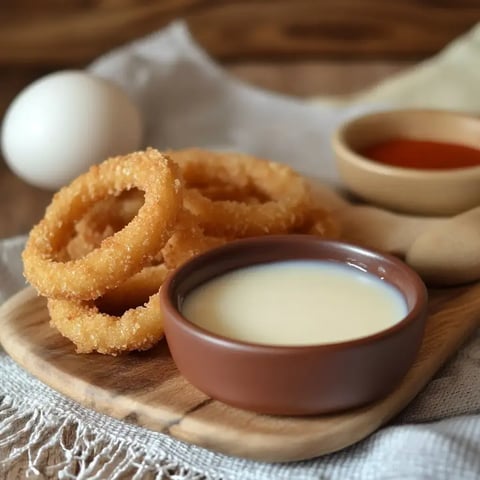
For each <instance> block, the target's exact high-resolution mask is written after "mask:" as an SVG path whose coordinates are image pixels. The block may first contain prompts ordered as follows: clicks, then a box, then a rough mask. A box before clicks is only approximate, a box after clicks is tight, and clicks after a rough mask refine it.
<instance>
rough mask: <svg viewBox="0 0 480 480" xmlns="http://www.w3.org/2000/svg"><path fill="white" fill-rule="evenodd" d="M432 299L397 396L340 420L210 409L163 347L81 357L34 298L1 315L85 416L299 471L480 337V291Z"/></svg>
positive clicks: (401, 403) (5, 338) (44, 374)
mask: <svg viewBox="0 0 480 480" xmlns="http://www.w3.org/2000/svg"><path fill="white" fill-rule="evenodd" d="M430 295H431V299H430V314H429V318H428V320H427V326H426V332H425V338H424V341H423V344H422V347H421V350H420V353H419V355H418V358H417V360H416V362H415V364H414V366H413V367H412V368H411V370H410V371H409V373H408V374H407V376H406V377H405V378H404V380H403V381H402V383H401V384H400V385H399V387H398V388H397V389H396V390H395V391H394V392H392V393H391V394H390V395H389V396H387V397H386V398H384V399H382V400H380V401H378V402H375V403H373V404H370V405H367V406H365V407H362V408H359V409H355V410H351V411H348V412H345V413H340V414H334V415H323V416H312V417H275V416H268V415H257V414H255V413H252V412H247V411H243V410H239V409H235V408H232V407H229V406H227V405H224V404H222V403H220V402H218V401H215V400H212V399H211V398H209V397H208V396H206V395H205V394H203V393H201V392H200V391H198V390H197V389H196V388H194V387H193V386H192V385H190V384H189V383H188V382H187V381H186V380H185V379H184V378H183V377H182V376H181V375H180V374H179V372H178V371H177V369H176V367H175V365H174V363H173V361H172V359H171V357H170V355H169V351H168V347H167V345H166V343H165V341H162V342H160V344H159V345H158V346H157V347H156V348H154V349H152V350H150V351H147V352H142V353H133V354H129V355H125V356H120V357H108V356H101V355H98V354H89V355H77V354H75V353H74V349H73V346H72V344H71V343H70V342H69V341H67V340H65V339H64V338H63V337H61V336H60V335H59V334H58V333H57V332H56V330H54V329H53V328H51V327H50V326H49V323H48V311H47V309H46V302H45V299H43V298H42V297H38V296H37V295H36V294H35V292H34V291H33V289H31V288H27V289H25V290H23V291H22V292H20V293H19V294H17V295H16V296H14V297H12V298H11V299H10V300H9V301H8V302H6V303H5V304H4V305H3V306H2V308H1V309H0V341H1V343H2V345H3V347H4V348H5V350H6V351H7V352H8V353H9V354H10V355H11V356H12V358H13V359H14V360H16V361H17V362H18V363H19V364H20V365H22V366H23V367H24V368H25V369H26V370H28V371H29V372H31V373H32V374H33V375H35V376H36V377H38V378H39V379H40V380H42V381H43V382H45V383H47V384H48V385H50V386H51V387H53V388H54V389H56V390H58V391H59V392H61V393H63V394H65V395H66V396H69V397H71V398H73V399H74V400H76V401H78V402H79V403H81V404H83V405H84V406H86V407H89V408H92V409H94V410H97V411H99V412H103V413H105V414H107V415H110V416H112V417H115V418H119V419H121V420H123V421H126V422H129V423H133V424H136V425H141V426H144V427H146V428H149V429H152V430H156V431H159V432H163V433H167V434H170V435H172V436H174V437H176V438H179V439H181V440H184V441H187V442H191V443H194V444H197V445H200V446H202V447H205V448H208V449H211V450H215V451H218V452H222V453H226V454H230V455H235V456H240V457H245V458H250V459H255V460H264V461H292V460H299V459H305V458H311V457H315V456H318V455H323V454H326V453H329V452H333V451H337V450H340V449H342V448H345V447H346V446H349V445H351V444H353V443H355V442H358V441H360V440H361V439H363V438H365V437H366V436H368V435H369V434H371V433H372V432H374V431H375V430H377V429H378V428H380V427H381V426H382V425H383V424H385V423H386V422H387V421H388V420H390V419H391V418H392V417H393V416H394V415H395V414H396V413H398V412H399V411H400V410H401V409H402V408H404V407H405V406H406V405H407V404H408V403H409V402H410V401H411V400H412V399H413V398H414V397H415V395H416V394H417V393H418V392H419V391H420V390H421V389H422V388H423V387H424V386H425V384H426V383H427V382H428V380H429V379H430V378H431V377H432V376H433V375H434V373H435V372H436V371H437V370H438V369H439V368H440V367H441V365H443V364H444V363H445V361H446V360H447V359H448V358H449V357H450V356H451V355H452V354H454V353H455V352H456V351H457V349H458V348H459V347H460V345H461V344H462V343H463V342H464V341H465V340H466V338H467V337H468V336H469V335H470V334H471V333H472V332H473V331H474V330H475V329H476V328H478V325H479V322H480V283H479V284H475V285H471V286H469V287H463V288H459V289H448V290H439V291H432V292H430Z"/></svg>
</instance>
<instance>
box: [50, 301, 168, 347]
mask: <svg viewBox="0 0 480 480" xmlns="http://www.w3.org/2000/svg"><path fill="white" fill-rule="evenodd" d="M47 305H48V311H49V313H50V324H51V325H52V326H54V327H55V328H56V329H57V330H58V331H59V332H60V333H61V334H62V335H63V336H64V337H66V338H68V339H69V340H70V341H72V342H73V343H74V345H75V346H76V351H77V353H90V352H98V353H103V354H109V355H117V354H119V353H122V352H128V351H132V350H147V349H149V348H151V347H152V346H153V345H155V344H156V343H157V342H158V341H159V340H160V339H161V338H162V337H163V317H162V312H161V309H160V297H159V295H158V293H155V294H153V295H152V296H151V297H150V299H149V300H148V303H146V304H145V305H142V306H140V307H137V308H131V309H129V310H127V311H126V312H125V313H123V315H121V316H120V317H118V316H115V315H110V314H107V313H102V312H101V311H100V310H99V308H98V307H97V306H96V304H95V302H93V301H81V300H64V299H54V298H49V299H48V302H47Z"/></svg>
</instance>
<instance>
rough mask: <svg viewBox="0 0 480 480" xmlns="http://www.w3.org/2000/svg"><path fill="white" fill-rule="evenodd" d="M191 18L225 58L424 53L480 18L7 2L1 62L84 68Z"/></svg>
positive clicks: (454, 5) (455, 9)
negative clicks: (112, 51) (109, 52)
mask: <svg viewBox="0 0 480 480" xmlns="http://www.w3.org/2000/svg"><path fill="white" fill-rule="evenodd" d="M179 18H182V19H185V20H186V21H187V22H188V25H189V27H190V29H191V31H192V33H193V35H194V37H195V38H196V39H197V41H198V42H199V43H200V44H201V45H203V46H204V47H205V48H206V49H207V51H208V52H209V53H210V54H212V55H213V56H214V57H216V58H218V59H222V60H230V61H231V60H239V59H246V58H248V59H266V58H268V59H272V58H276V59H278V58H282V59H285V58H296V59H298V58H300V57H303V58H305V57H309V58H323V59H325V58H336V59H339V58H349V59H352V58H356V59H358V58H373V57H375V58H396V59H399V58H410V59H412V58H413V59H419V58H424V57H426V56H428V55H431V54H432V53H434V52H436V51H438V50H439V49H440V48H442V47H443V46H444V45H446V44H447V43H448V42H450V41H451V40H452V39H454V38H455V37H457V36H458V35H460V34H462V33H464V32H465V31H466V30H468V29H469V28H471V27H472V26H473V25H474V24H475V23H477V22H478V20H479V19H480V3H479V2H478V1H475V0H446V1H442V2H431V1H426V0H401V1H396V2H388V1H384V0H336V1H334V2H332V1H329V0H256V1H255V0H249V1H241V0H237V1H232V0H218V1H207V0H162V1H160V0H157V1H147V0H122V1H118V0H92V1H84V0H72V1H69V2H62V1H59V0H42V1H41V2H38V1H34V0H3V1H2V4H1V7H0V64H3V65H7V64H11V65H13V64H32V63H34V64H50V65H51V64H68V65H71V64H75V63H77V64H80V63H85V62H88V61H90V60H91V59H93V58H94V57H96V56H98V55H99V54H101V53H103V52H105V51H106V50H109V49H111V48H113V47H115V46H118V45H121V44H123V43H125V42H127V41H130V40H132V39H134V38H137V37H139V36H142V35H145V34H148V33H150V32H153V31H155V30H158V29H159V28H161V27H163V26H165V25H166V24H167V23H169V22H171V21H172V20H174V19H179Z"/></svg>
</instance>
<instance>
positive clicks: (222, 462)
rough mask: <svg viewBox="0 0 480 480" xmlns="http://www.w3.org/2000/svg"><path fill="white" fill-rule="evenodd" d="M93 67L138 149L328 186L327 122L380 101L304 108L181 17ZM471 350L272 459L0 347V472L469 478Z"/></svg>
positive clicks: (479, 341)
mask: <svg viewBox="0 0 480 480" xmlns="http://www.w3.org/2000/svg"><path fill="white" fill-rule="evenodd" d="M91 70H92V71H94V72H96V73H97V74H99V75H102V76H104V77H107V78H110V79H112V80H114V81H115V82H118V83H119V84H120V85H121V86H122V87H123V88H124V89H126V90H127V91H128V92H129V93H130V94H131V95H132V97H133V98H134V99H135V100H136V101H137V102H138V104H139V105H140V107H141V110H142V113H143V115H144V118H145V120H146V127H147V131H146V138H145V145H151V146H155V147H158V148H178V147H184V146H191V145H195V146H203V147H209V148H227V149H232V150H235V149H236V150H242V151H248V152H251V153H254V154H257V155H263V156H265V157H269V158H272V159H274V160H277V161H279V162H285V163H288V164H290V165H292V166H293V167H295V168H296V169H298V170H300V171H302V172H304V173H306V174H308V175H310V176H312V177H318V178H322V179H325V180H326V181H329V182H334V183H335V182H338V176H337V173H336V170H335V166H334V162H333V158H332V154H331V152H330V145H329V137H330V134H331V132H332V131H333V129H334V128H335V126H336V125H338V123H339V122H341V121H343V120H344V119H346V118H347V117H349V116H352V115H356V114H357V113H359V112H361V111H364V110H365V109H373V108H382V106H380V105H364V104H362V105H359V106H356V107H339V106H313V105H307V104H305V103H304V102H302V101H300V100H296V99H293V98H288V97H285V96H281V95H274V94H272V93H269V92H266V91H262V90H259V89H256V88H253V87H250V86H247V85H245V84H242V83H240V82H238V81H237V80H235V79H233V78H231V77H230V76H228V75H227V74H225V73H224V72H223V71H222V70H221V69H220V68H219V67H218V66H217V65H215V63H214V62H212V60H210V59H209V58H208V56H207V55H206V54H205V53H204V52H203V51H202V50H201V49H199V47H198V46H197V45H196V44H195V43H194V41H193V40H192V39H191V37H190V35H189V33H188V31H187V29H186V28H185V26H184V25H183V24H182V23H175V24H173V25H172V26H170V27H169V28H167V29H165V30H164V31H161V32H159V33H157V34H154V35H152V36H150V37H148V38H145V39H141V40H139V41H137V42H135V43H133V44H130V45H127V46H125V47H123V48H120V49H118V50H116V51H114V52H112V53H110V54H108V55H106V56H104V57H102V58H100V59H99V60H98V61H96V62H95V63H94V64H93V65H92V66H91ZM23 242H24V238H23V237H18V238H13V239H8V240H4V241H3V242H1V243H0V301H3V300H5V299H7V298H8V297H9V296H10V295H12V294H13V293H14V292H15V291H17V290H19V289H20V288H22V287H23V286H24V281H23V279H22V277H21V270H22V267H21V260H20V252H21V249H22V247H23ZM479 359H480V336H479V335H477V336H476V337H475V338H473V339H472V340H471V341H470V342H469V343H468V344H467V345H466V346H465V348H463V349H462V351H461V352H459V353H458V354H457V355H456V356H455V358H454V359H452V360H451V361H450V362H449V363H448V365H447V366H446V367H445V368H444V369H443V370H442V371H441V372H440V373H439V374H438V375H437V377H436V378H435V379H434V380H433V381H432V382H430V384H429V385H428V386H427V388H425V390H424V391H423V392H422V393H421V394H420V395H419V396H418V398H417V399H416V400H415V401H414V402H413V403H412V404H411V406H409V407H408V408H407V409H406V410H405V411H404V412H403V413H402V414H401V415H400V416H399V417H397V418H396V419H395V421H394V422H392V423H391V424H389V425H388V426H385V427H383V428H382V429H380V430H379V431H378V432H377V433H375V434H373V435H372V436H370V437H369V438H368V439H366V440H364V441H362V442H360V443H358V444H357V445H355V446H352V447H350V448H347V449H345V450H344V451H342V452H338V453H335V454H331V455H328V456H325V457H320V458H317V459H312V460H309V461H304V462H295V463H291V464H268V463H261V462H253V461H248V460H244V459H238V458H233V457H228V456H225V455H220V454H217V453H215V452H210V451H208V450H205V449H202V448H199V447H196V446H192V445H187V444H185V443H182V442H179V441H177V440H174V439H172V438H171V437H169V436H166V435H163V434H159V433H156V432H150V431H148V430H145V429H143V428H140V427H134V426H131V425H127V424H124V423H122V422H120V421H117V420H114V419H111V418H108V417H106V416H104V415H102V414H99V413H96V412H93V411H91V410H88V409H86V408H83V407H81V406H79V405H78V404H76V403H75V402H73V401H71V400H69V399H67V398H65V397H63V396H62V395H60V394H58V393H56V392H54V391H53V390H51V389H50V388H49V387H47V386H45V385H44V384H42V383H41V382H39V381H38V380H36V379H35V378H33V377H32V376H31V375H29V374H28V373H27V372H25V371H24V370H23V369H21V368H20V367H19V366H18V365H16V364H15V363H14V362H13V361H12V360H11V359H10V358H9V357H8V356H7V355H6V354H5V352H4V351H3V350H1V349H0V473H2V472H3V473H5V474H6V472H7V471H9V470H10V471H11V470H12V469H13V468H14V467H15V465H18V464H19V463H20V462H24V463H25V464H26V465H27V473H28V474H30V475H32V476H35V475H36V476H37V478H79V479H86V478H98V479H103V478H109V479H110V478H111V479H114V478H162V479H163V478H166V479H169V478H170V479H176V480H184V479H190V480H193V479H195V480H200V479H202V480H203V479H206V480H209V479H212V480H213V479H232V480H235V479H238V480H260V479H262V480H263V479H272V480H281V479H305V480H307V479H320V478H321V479H331V480H337V479H338V480H345V479H348V480H355V479H362V480H385V479H432V480H433V479H435V480H439V479H465V480H467V479H472V480H473V479H478V478H480V396H479V395H478V391H479V387H480V363H479ZM53 451H55V454H54V455H53V453H52V452H53ZM47 458H50V460H49V461H48V462H47V461H46V459H47ZM52 458H54V459H55V461H52ZM47 464H48V466H46V465H47Z"/></svg>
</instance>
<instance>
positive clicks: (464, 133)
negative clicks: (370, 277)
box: [332, 110, 480, 215]
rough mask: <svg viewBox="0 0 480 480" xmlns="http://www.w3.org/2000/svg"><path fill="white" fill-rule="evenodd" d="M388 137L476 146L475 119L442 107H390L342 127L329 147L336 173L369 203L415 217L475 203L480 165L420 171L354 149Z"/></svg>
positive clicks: (479, 124)
mask: <svg viewBox="0 0 480 480" xmlns="http://www.w3.org/2000/svg"><path fill="white" fill-rule="evenodd" d="M393 138H408V139H416V140H432V141H441V142H446V143H456V144H460V145H465V146H469V147H474V148H479V145H480V119H479V118H476V117H471V116H468V115H463V114H461V113H455V112H447V111H441V110H391V111H386V112H380V113H372V114H367V115H364V116H361V117H358V118H356V119H353V120H351V121H349V122H346V123H345V124H344V125H342V126H341V127H340V128H339V129H338V130H337V131H336V132H335V134H334V136H333V140H332V145H333V150H334V152H335V156H336V161H337V166H338V170H339V173H340V176H341V178H342V180H343V182H344V184H345V186H346V187H347V189H349V190H350V191H351V192H353V193H354V194H356V195H358V196H359V197H361V198H363V199H365V200H367V201H368V202H371V203H374V204H377V205H380V206H383V207H387V208H389V209H392V210H397V211H401V212H407V213H413V214H420V215H454V214H457V213H461V212H463V211H465V210H468V209H470V208H473V207H475V206H477V205H480V166H475V167H467V168H459V169H449V170H422V169H414V168H402V167H395V166H389V165H385V164H380V163H377V162H375V161H373V160H371V159H368V158H366V157H364V156H362V155H360V154H359V153H358V152H359V151H360V150H362V149H364V148H366V147H368V146H371V145H373V144H375V143H378V142H382V141H386V140H389V139H393Z"/></svg>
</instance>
